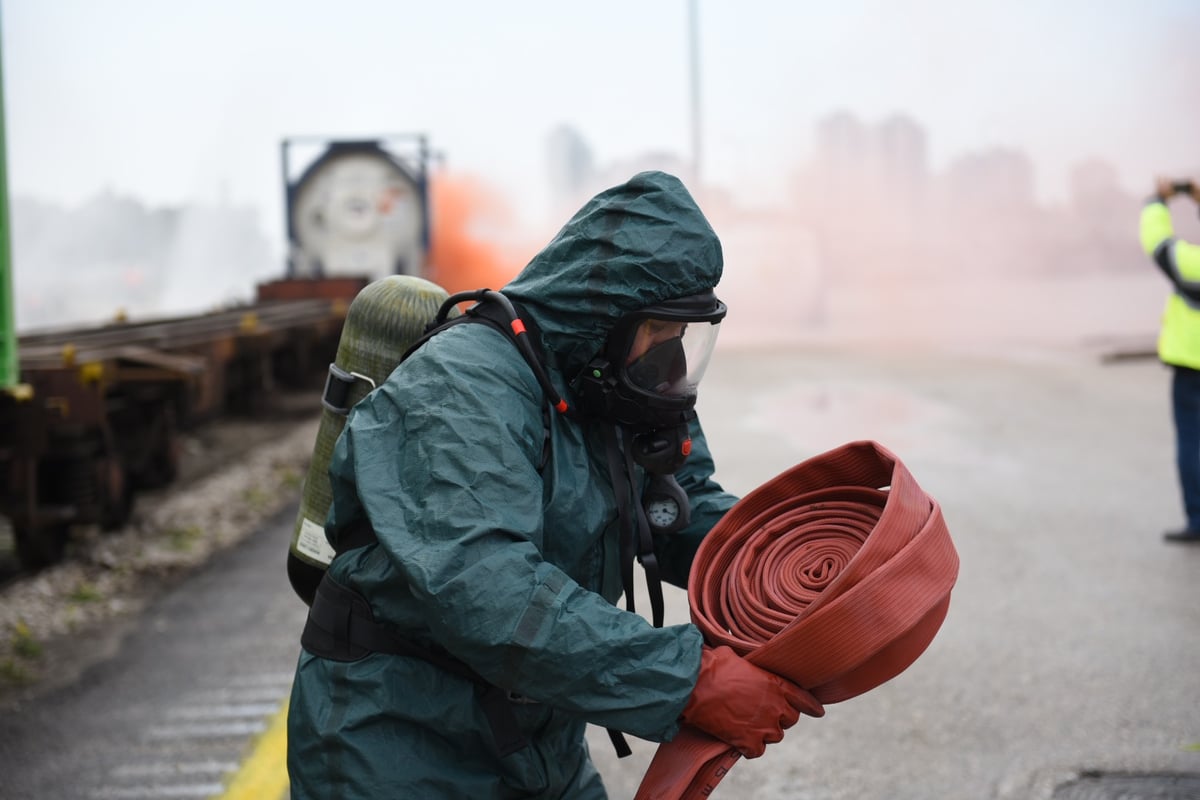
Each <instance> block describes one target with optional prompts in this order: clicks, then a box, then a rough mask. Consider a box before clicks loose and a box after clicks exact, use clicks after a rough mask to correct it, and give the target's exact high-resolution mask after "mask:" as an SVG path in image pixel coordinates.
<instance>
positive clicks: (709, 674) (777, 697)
mask: <svg viewBox="0 0 1200 800" xmlns="http://www.w3.org/2000/svg"><path fill="white" fill-rule="evenodd" d="M801 713H804V714H808V715H809V716H810V717H820V716H823V715H824V714H825V708H824V706H822V705H821V704H820V703H819V702H817V698H815V697H813V696H812V694H810V693H809V692H808V691H806V690H804V689H801V688H800V687H799V686H797V685H796V684H794V683H792V682H791V681H788V680H785V679H783V678H781V677H779V676H778V675H775V674H773V673H770V672H767V671H766V670H765V669H760V668H759V667H756V666H754V665H753V664H751V663H750V662H749V661H747V660H745V659H744V658H742V657H740V656H739V655H738V654H737V653H735V652H733V650H732V649H731V648H729V647H724V646H722V647H713V648H710V647H704V648H703V649H702V650H701V652H700V677H699V678H697V679H696V688H695V689H692V696H691V697H690V698H689V699H688V702H687V705H686V706H684V707H683V714H681V715H680V718H681V719H682V720H683V721H684V722H686V723H688V724H689V725H694V726H696V727H697V728H699V729H700V730H702V731H704V732H705V733H707V734H710V735H712V736H715V737H717V738H718V739H720V740H721V741H723V742H725V743H726V744H728V745H730V746H731V747H734V748H736V749H737V750H739V751H740V752H741V754H742V755H744V756H745V757H746V758H758V757H759V756H761V755H762V754H763V753H764V752H766V749H767V745H768V744H772V743H774V742H778V741H779V740H781V739H783V731H784V729H785V728H790V727H791V726H792V725H794V724H796V720H798V719H800V714H801Z"/></svg>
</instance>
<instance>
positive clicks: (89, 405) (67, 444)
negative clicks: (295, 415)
mask: <svg viewBox="0 0 1200 800" xmlns="http://www.w3.org/2000/svg"><path fill="white" fill-rule="evenodd" d="M296 283H297V284H298V285H300V286H301V287H302V289H300V290H297V289H295V288H291V289H289V288H287V287H286V284H285V283H284V282H276V283H275V284H272V285H269V286H271V287H272V288H270V289H268V290H266V291H260V300H259V301H258V302H255V303H251V304H247V305H245V306H240V307H236V308H230V309H225V310H221V311H216V312H212V313H208V314H202V315H195V316H188V317H179V318H171V319H157V320H146V321H141V322H115V323H112V324H109V325H103V326H96V327H88V328H77V329H64V330H51V331H41V332H37V333H31V334H28V335H24V336H21V337H20V340H19V345H20V351H21V371H22V380H23V382H24V385H25V387H26V390H25V391H20V392H15V393H10V394H6V395H2V396H0V476H4V478H5V480H4V482H3V485H2V486H0V514H3V516H4V517H6V518H7V519H8V521H9V523H10V525H11V528H12V531H13V540H14V546H15V551H16V555H17V557H18V559H19V561H20V563H21V564H22V565H23V566H24V567H25V568H27V569H37V568H40V567H43V566H46V565H49V564H52V563H55V562H57V561H58V560H60V559H61V558H62V556H63V553H64V551H65V547H66V544H67V541H68V539H69V537H70V535H71V531H72V529H73V528H75V527H76V526H79V525H85V524H97V525H99V526H100V527H101V528H102V529H106V530H111V529H115V528H118V527H120V526H121V525H122V524H124V522H125V521H126V520H127V519H128V518H129V514H130V513H131V510H132V507H133V504H134V501H135V498H136V496H137V494H138V493H139V492H142V491H145V490H148V489H155V488H160V487H163V486H166V485H168V484H170V483H171V482H172V481H174V480H175V478H176V476H177V474H178V471H179V464H180V435H181V433H183V432H186V431H188V430H191V429H194V428H196V427H197V426H200V425H204V424H207V423H209V422H211V421H213V420H215V419H218V418H221V417H226V416H230V415H232V416H253V415H255V414H261V413H264V412H266V411H267V409H268V408H269V407H270V406H271V402H272V398H273V397H275V396H276V395H277V394H278V393H279V392H281V391H294V390H297V389H303V388H309V389H314V388H315V389H319V387H320V386H321V384H322V381H323V380H324V373H325V370H326V368H327V367H328V364H329V363H330V362H331V361H332V360H333V358H334V355H335V354H336V352H337V344H338V339H339V337H340V334H341V328H342V324H343V322H344V321H345V316H346V312H347V309H348V306H349V301H350V299H352V298H353V296H354V294H355V293H357V291H358V289H360V288H361V287H362V286H363V285H365V283H366V281H365V279H364V280H359V281H350V282H348V281H346V280H344V279H341V280H337V281H331V282H329V283H327V284H322V283H321V282H320V281H313V280H304V281H298V282H296ZM281 287H283V288H281ZM300 293H306V294H308V295H312V296H308V297H301V296H296V295H298V294H300ZM264 295H265V296H267V297H268V298H269V299H261V297H262V296H264ZM281 297H282V298H283V299H279V298H281Z"/></svg>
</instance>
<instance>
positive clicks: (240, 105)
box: [0, 0, 1200, 252]
mask: <svg viewBox="0 0 1200 800" xmlns="http://www.w3.org/2000/svg"><path fill="white" fill-rule="evenodd" d="M693 11H694V13H695V17H694V21H695V25H696V31H697V36H696V37H695V39H694V40H692V39H691V38H690V37H689V20H692V19H693V17H692V16H691V14H692V13H693ZM693 41H694V44H695V50H694V51H693V50H692V42H693ZM1197 41H1200V2H1196V0H1109V1H1108V2H1103V3H1097V2H1088V1H1086V0H1055V2H1043V0H1007V2H1000V1H999V0H979V2H961V0H906V1H905V2H900V1H899V0H896V1H895V2H888V1H887V0H843V1H840V2H837V3H815V2H802V1H798V0H737V2H734V1H733V0H729V1H728V2H717V1H716V0H695V2H694V3H690V2H689V0H607V2H605V3H602V4H601V3H570V2H552V1H551V0H506V2H503V3H497V2H485V1H484V0H442V2H437V3H431V2H428V1H427V0H425V1H423V2H406V1H404V0H340V1H339V2H337V3H334V2H316V0H208V1H207V2H203V3H172V2H161V0H104V2H96V0H0V45H2V48H3V51H2V59H3V61H2V63H3V70H4V91H5V97H4V100H5V107H6V108H5V111H6V126H7V128H6V129H7V149H8V167H9V189H10V192H12V193H13V194H15V195H24V196H30V197H35V198H38V199H40V200H44V201H48V202H56V203H63V204H67V205H72V204H79V203H82V202H83V201H85V200H86V199H88V198H90V197H93V196H95V195H96V194H97V193H100V192H103V191H111V192H115V193H118V194H126V195H131V196H134V197H137V198H139V199H140V200H142V201H143V202H146V203H149V204H154V205H159V204H161V205H180V204H186V203H194V202H200V203H205V202H213V203H215V202H230V203H234V204H239V205H245V206H250V207H252V208H254V209H257V211H258V213H259V214H260V215H261V219H262V225H263V227H264V229H265V230H266V231H267V233H268V234H269V238H270V239H271V240H272V241H274V242H278V243H279V250H280V252H282V249H283V246H282V245H283V215H284V211H283V187H282V180H281V176H280V164H279V145H280V141H281V140H282V139H283V138H285V137H295V136H328V137H331V138H339V137H349V138H372V137H377V136H384V135H388V134H396V133H408V132H419V133H423V134H425V135H427V136H428V137H429V141H430V143H431V145H432V146H433V147H434V149H435V150H436V151H437V152H438V153H439V154H440V158H441V162H440V163H441V165H442V168H443V169H447V170H451V171H453V172H455V173H459V174H468V175H471V176H475V177H477V178H479V179H481V180H483V181H485V182H487V183H488V185H491V186H494V187H495V188H496V189H497V191H499V192H500V193H501V194H502V196H504V197H505V198H507V199H508V202H509V203H510V204H511V205H512V206H513V207H514V210H515V213H517V214H518V217H519V218H520V219H522V220H526V221H536V222H537V223H538V224H541V223H542V222H545V220H544V219H543V217H545V216H546V214H548V213H549V204H548V202H547V193H548V172H547V163H546V159H547V144H546V142H547V137H548V135H549V133H550V131H551V130H552V129H553V128H554V127H555V126H558V125H561V124H567V125H570V126H572V127H573V128H575V129H576V130H577V131H578V132H579V133H580V134H581V135H582V136H583V137H584V138H585V140H586V141H587V142H588V143H589V144H590V145H591V147H592V148H593V151H594V154H595V158H596V161H597V162H598V163H599V164H601V165H604V164H610V163H614V162H619V161H623V160H627V159H633V158H635V157H637V156H638V155H639V154H641V153H644V152H647V151H671V152H674V153H677V154H678V155H679V156H680V157H681V158H682V159H684V160H685V161H687V160H690V159H691V158H692V157H693V155H695V156H696V157H697V159H698V163H699V166H700V172H701V175H702V177H703V179H704V180H705V181H706V182H708V183H710V184H714V185H718V186H720V187H722V188H724V189H726V190H728V191H729V192H731V193H732V194H733V195H734V196H735V197H737V198H739V199H742V200H744V201H746V202H753V201H759V202H774V201H776V200H778V199H779V198H781V197H783V192H784V191H785V187H786V186H787V180H788V177H789V176H790V175H792V174H794V172H795V170H796V168H797V167H798V166H799V165H801V164H803V163H804V162H805V161H806V160H807V159H809V158H810V157H811V156H812V152H811V148H812V139H813V136H812V132H813V126H814V123H815V122H816V121H817V120H819V119H821V118H822V117H824V116H826V115H828V114H830V113H832V112H834V111H837V110H848V111H850V112H852V113H854V114H856V115H858V116H859V117H861V118H862V119H863V120H864V121H865V122H877V121H879V120H881V119H883V118H885V117H886V116H888V115H891V114H894V113H905V114H908V115H910V116H911V117H912V118H914V119H915V120H917V121H918V122H919V123H920V124H922V125H923V126H924V127H925V128H926V131H927V135H928V147H929V157H930V163H931V166H932V167H933V168H934V169H935V170H938V169H941V168H944V167H945V166H946V165H947V164H948V163H949V162H951V161H952V160H953V159H954V158H956V157H958V156H961V155H963V154H965V153H969V152H971V151H973V150H979V149H983V148H990V147H997V146H999V147H1009V148H1016V149H1020V150H1023V151H1025V152H1026V153H1027V154H1028V155H1029V156H1030V157H1031V158H1032V159H1033V163H1034V165H1035V168H1036V169H1037V181H1038V183H1037V191H1038V194H1039V197H1040V198H1041V199H1043V200H1045V201H1046V202H1055V201H1057V200H1059V199H1062V197H1063V196H1064V194H1065V187H1066V177H1067V174H1068V171H1069V169H1070V167H1071V165H1073V164H1076V163H1078V162H1081V161H1083V160H1085V159H1088V158H1102V159H1105V160H1108V161H1110V162H1111V163H1113V164H1114V165H1115V166H1116V167H1117V169H1118V173H1119V176H1120V178H1121V180H1122V182H1123V183H1124V184H1125V185H1126V187H1127V188H1128V189H1129V190H1131V191H1135V192H1137V193H1138V194H1141V193H1142V191H1143V190H1145V189H1148V188H1149V186H1150V181H1151V177H1152V176H1153V175H1154V174H1156V173H1178V172H1179V171H1181V170H1194V169H1200V80H1198V79H1200V47H1197V46H1196V43H1197ZM693 53H694V54H695V55H696V56H697V58H698V65H699V68H698V71H697V73H696V74H697V75H698V76H699V82H698V86H699V93H698V96H699V98H700V102H699V107H698V113H694V112H695V110H696V109H695V107H694V106H693V105H692V103H691V97H692V95H691V91H692V84H691V81H690V76H691V72H690V70H689V59H690V57H691V56H692V55H693ZM693 119H695V120H697V121H698V127H697V129H698V130H699V131H700V139H699V142H700V147H699V149H698V152H696V153H693V136H692V132H693V124H692V123H693ZM562 221H564V220H556V222H557V223H561V222H562Z"/></svg>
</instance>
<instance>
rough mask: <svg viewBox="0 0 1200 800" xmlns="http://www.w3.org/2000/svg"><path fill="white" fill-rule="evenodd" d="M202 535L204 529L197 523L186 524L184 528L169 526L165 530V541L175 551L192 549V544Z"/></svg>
mask: <svg viewBox="0 0 1200 800" xmlns="http://www.w3.org/2000/svg"><path fill="white" fill-rule="evenodd" d="M203 535H204V531H203V530H201V529H200V526H199V525H188V526H187V527H184V528H171V529H170V530H168V531H167V541H168V542H169V543H170V546H171V549H172V550H175V551H177V552H181V553H182V552H186V551H188V550H191V549H192V546H193V545H195V544H196V542H197V541H199V539H200V537H201V536H203Z"/></svg>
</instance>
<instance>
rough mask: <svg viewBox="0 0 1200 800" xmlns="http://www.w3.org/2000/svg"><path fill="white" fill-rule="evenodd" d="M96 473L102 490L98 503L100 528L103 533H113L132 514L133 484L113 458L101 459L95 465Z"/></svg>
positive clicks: (119, 463)
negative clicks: (99, 504) (98, 474)
mask: <svg viewBox="0 0 1200 800" xmlns="http://www.w3.org/2000/svg"><path fill="white" fill-rule="evenodd" d="M97 471H98V472H99V473H100V476H101V479H100V481H99V484H100V486H101V488H102V492H103V494H102V499H101V501H100V503H101V506H100V520H99V522H100V528H101V530H105V531H115V530H116V529H117V528H120V527H121V526H122V525H124V524H125V523H126V522H128V521H129V517H130V516H131V515H132V514H133V497H134V488H133V482H132V481H130V480H129V478H128V476H127V475H126V474H125V468H124V467H122V466H121V462H120V461H119V460H118V459H115V458H105V459H101V460H100V461H99V462H98V463H97Z"/></svg>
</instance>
